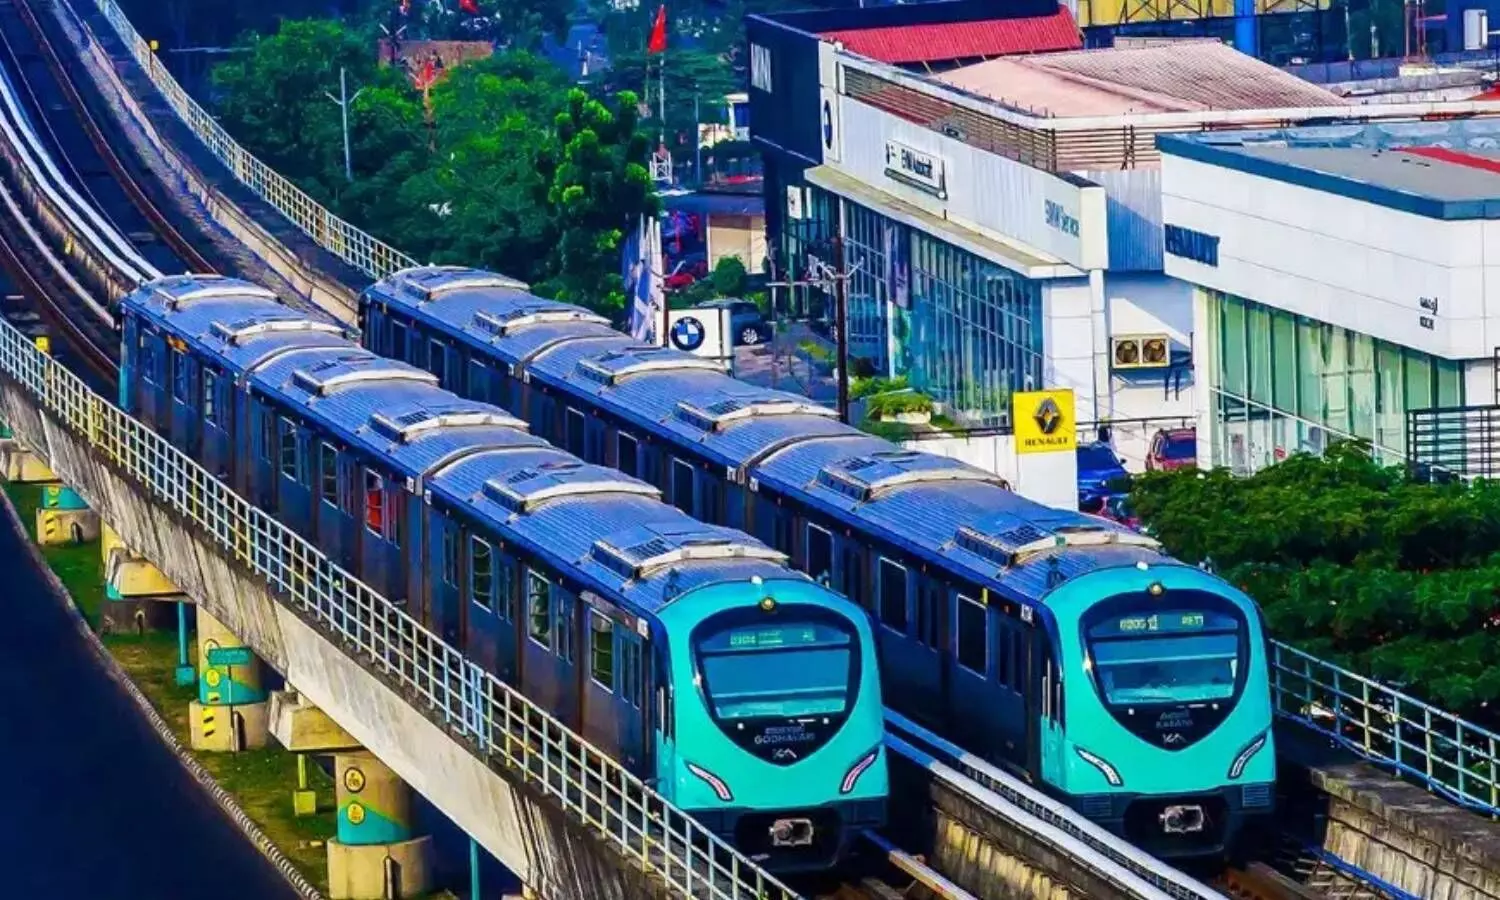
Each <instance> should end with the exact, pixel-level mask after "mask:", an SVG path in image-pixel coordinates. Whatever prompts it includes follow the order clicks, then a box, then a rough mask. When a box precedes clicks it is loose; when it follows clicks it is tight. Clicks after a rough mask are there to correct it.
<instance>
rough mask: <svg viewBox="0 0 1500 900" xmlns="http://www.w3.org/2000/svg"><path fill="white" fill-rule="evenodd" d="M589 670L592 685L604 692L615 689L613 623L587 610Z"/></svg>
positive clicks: (597, 613)
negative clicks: (602, 689)
mask: <svg viewBox="0 0 1500 900" xmlns="http://www.w3.org/2000/svg"><path fill="white" fill-rule="evenodd" d="M589 641H590V648H589V650H590V652H589V657H590V659H589V670H590V672H591V673H592V676H593V679H594V683H595V684H597V685H599V686H600V687H602V688H604V689H605V690H606V691H613V690H614V689H615V623H614V622H612V621H611V620H610V619H609V618H608V617H606V616H604V615H601V614H600V613H599V611H598V610H594V609H591V610H589Z"/></svg>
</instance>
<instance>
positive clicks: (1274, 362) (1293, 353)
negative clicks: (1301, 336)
mask: <svg viewBox="0 0 1500 900" xmlns="http://www.w3.org/2000/svg"><path fill="white" fill-rule="evenodd" d="M1271 405H1273V406H1275V407H1276V408H1277V409H1280V410H1283V411H1285V412H1289V413H1291V414H1293V415H1297V414H1298V413H1297V319H1296V317H1295V316H1293V315H1292V314H1291V313H1286V312H1281V311H1279V310H1277V311H1275V312H1272V314H1271Z"/></svg>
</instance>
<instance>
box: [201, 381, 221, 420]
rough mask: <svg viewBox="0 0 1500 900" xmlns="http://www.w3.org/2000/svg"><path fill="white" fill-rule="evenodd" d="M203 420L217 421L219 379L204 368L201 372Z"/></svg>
mask: <svg viewBox="0 0 1500 900" xmlns="http://www.w3.org/2000/svg"><path fill="white" fill-rule="evenodd" d="M203 420H204V421H205V422H213V423H215V424H217V423H218V421H219V379H218V376H216V375H215V374H214V373H212V372H210V371H208V370H206V369H205V370H204V372H203Z"/></svg>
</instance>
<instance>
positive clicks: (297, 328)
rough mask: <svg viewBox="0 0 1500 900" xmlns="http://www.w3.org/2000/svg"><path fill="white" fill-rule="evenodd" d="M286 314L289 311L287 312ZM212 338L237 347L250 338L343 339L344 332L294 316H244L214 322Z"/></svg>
mask: <svg viewBox="0 0 1500 900" xmlns="http://www.w3.org/2000/svg"><path fill="white" fill-rule="evenodd" d="M287 312H288V313H290V312H291V311H290V310H288V311H287ZM209 331H210V332H212V333H213V335H214V337H217V338H219V339H220V340H222V341H224V342H225V343H226V344H230V345H231V346H236V347H237V346H239V345H240V344H243V343H244V342H245V341H248V340H250V339H252V338H257V337H261V336H262V335H267V334H293V333H299V332H300V333H309V334H331V335H335V336H339V337H343V336H344V335H345V334H346V332H345V331H344V327H343V326H342V325H335V324H334V323H332V322H316V321H313V320H312V319H303V318H297V317H296V316H295V315H286V316H246V317H245V318H243V319H236V320H235V321H233V322H230V323H229V324H227V325H226V324H224V323H223V322H215V323H214V324H213V326H212V327H211V328H210V329H209Z"/></svg>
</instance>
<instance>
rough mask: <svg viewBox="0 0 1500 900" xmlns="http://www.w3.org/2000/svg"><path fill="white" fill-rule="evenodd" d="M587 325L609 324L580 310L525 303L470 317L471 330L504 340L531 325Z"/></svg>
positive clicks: (482, 312)
mask: <svg viewBox="0 0 1500 900" xmlns="http://www.w3.org/2000/svg"><path fill="white" fill-rule="evenodd" d="M569 322H577V323H583V322H587V323H590V324H596V325H608V324H609V320H608V319H606V318H604V317H603V316H599V315H595V314H594V313H591V312H589V311H588V310H586V309H583V308H582V307H577V306H568V305H567V304H563V303H547V304H542V303H528V304H525V305H523V306H517V307H515V308H513V309H509V310H505V311H503V312H496V311H488V310H487V311H481V312H477V313H475V314H474V327H475V328H476V329H478V330H479V331H483V332H484V333H485V334H492V335H494V336H496V337H505V336H506V335H508V334H510V333H511V332H512V331H515V330H516V329H519V328H527V327H529V326H532V325H557V324H566V323H569Z"/></svg>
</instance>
